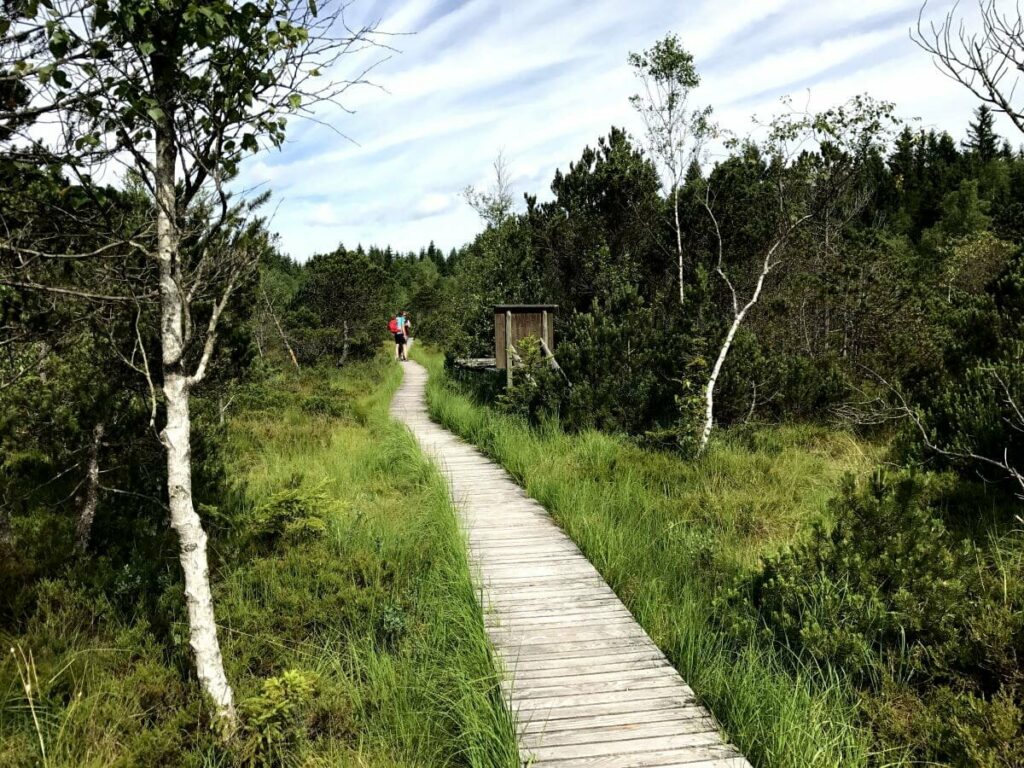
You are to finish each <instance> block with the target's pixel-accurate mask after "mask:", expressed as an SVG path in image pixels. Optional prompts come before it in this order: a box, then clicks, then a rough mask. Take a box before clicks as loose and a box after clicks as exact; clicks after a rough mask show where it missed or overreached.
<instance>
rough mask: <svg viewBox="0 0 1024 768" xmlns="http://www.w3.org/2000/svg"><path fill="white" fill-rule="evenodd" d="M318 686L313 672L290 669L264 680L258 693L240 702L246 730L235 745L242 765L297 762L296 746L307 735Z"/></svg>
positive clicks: (275, 767)
mask: <svg viewBox="0 0 1024 768" xmlns="http://www.w3.org/2000/svg"><path fill="white" fill-rule="evenodd" d="M315 689H316V685H315V682H314V680H313V677H312V676H311V675H310V674H309V673H306V672H303V671H301V670H297V669H287V670H285V671H284V672H282V673H281V674H280V675H279V676H276V677H270V678H267V679H266V680H264V681H263V687H262V689H261V691H260V692H259V693H258V694H256V695H255V696H250V697H249V698H247V699H244V700H243V701H241V702H239V705H238V712H239V714H240V715H241V719H242V733H241V734H239V735H238V744H237V746H236V747H235V756H236V760H237V762H238V764H239V765H240V766H243V767H244V768H279V766H287V765H289V764H293V763H294V762H295V760H294V757H293V756H294V754H295V748H296V746H297V745H298V743H299V742H300V741H301V740H303V739H304V738H305V735H306V728H307V722H306V720H307V718H308V714H309V710H310V704H311V702H312V698H313V693H314V691H315ZM290 758H291V759H290Z"/></svg>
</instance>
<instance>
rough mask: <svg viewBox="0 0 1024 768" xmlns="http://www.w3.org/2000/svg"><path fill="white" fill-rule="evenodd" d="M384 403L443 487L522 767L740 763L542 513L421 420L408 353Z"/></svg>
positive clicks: (689, 767) (417, 379)
mask: <svg viewBox="0 0 1024 768" xmlns="http://www.w3.org/2000/svg"><path fill="white" fill-rule="evenodd" d="M404 369H405V378H404V380H403V382H402V386H401V388H400V389H399V391H398V394H397V395H396V396H395V399H394V402H393V403H392V405H391V411H392V414H393V415H394V416H395V418H397V419H399V420H400V421H403V422H405V424H407V425H408V426H409V428H410V429H411V430H412V432H413V434H414V435H415V436H416V438H417V440H418V441H419V442H420V444H421V446H422V447H423V449H424V450H425V451H426V452H427V453H428V454H429V455H431V456H432V457H433V458H434V460H435V461H436V462H437V464H438V465H439V466H440V467H441V469H442V471H443V472H444V473H445V475H446V476H447V478H448V481H449V483H450V484H451V489H452V494H453V498H454V500H455V502H456V504H457V506H458V509H459V512H460V515H461V519H462V524H463V526H464V529H465V532H466V536H467V538H468V541H469V547H470V557H471V563H472V567H473V570H474V576H475V577H476V579H477V581H478V584H479V585H480V587H481V589H482V592H483V599H484V603H485V612H484V619H485V621H486V624H487V630H488V633H489V634H490V637H491V640H492V642H493V643H494V646H495V648H496V649H497V652H498V654H499V655H500V657H501V659H502V662H503V663H504V665H505V668H506V673H507V680H506V683H505V692H506V696H507V698H508V701H509V704H510V707H511V709H512V710H513V711H514V712H515V713H516V714H517V720H518V730H519V743H520V752H521V755H522V758H523V764H524V765H532V766H536V767H537V768H627V767H628V768H646V767H648V766H650V767H651V768H654V767H655V766H659V767H661V768H667V766H686V768H726V767H727V766H728V768H749V763H747V761H746V760H745V759H744V758H743V757H742V756H741V755H740V754H739V753H738V752H737V751H736V749H735V748H734V747H732V746H730V745H729V744H727V743H725V742H724V741H723V740H722V737H721V735H720V733H719V730H718V726H717V725H716V723H715V721H714V720H713V719H712V717H711V715H710V713H709V712H708V711H707V710H706V709H704V708H703V707H701V706H700V705H698V704H697V703H696V700H695V698H694V694H693V691H692V690H691V689H690V687H689V686H688V685H686V683H684V682H683V680H682V678H680V677H679V673H678V672H676V670H675V668H673V667H672V666H671V665H670V664H669V663H668V661H667V660H666V659H665V656H664V655H663V654H662V653H661V651H660V650H658V648H657V647H656V646H655V645H654V643H653V642H652V641H651V639H650V638H649V637H648V636H647V634H646V633H645V632H644V630H643V629H642V628H641V627H640V625H639V624H637V623H636V621H635V620H634V619H633V617H632V615H631V614H630V613H629V611H627V610H626V608H625V606H623V604H622V603H621V602H620V601H619V599H618V597H616V596H615V593H614V592H612V590H611V588H610V587H609V586H608V585H607V584H606V583H605V582H604V579H602V578H601V575H600V574H599V573H598V572H597V570H596V569H595V568H594V567H593V566H592V565H591V564H590V563H589V562H588V561H587V559H586V558H585V557H584V556H583V555H582V554H581V553H580V551H579V549H577V548H576V545H575V544H573V542H572V541H571V540H570V539H569V537H567V536H566V535H565V534H564V533H562V531H561V529H559V528H558V526H557V525H555V524H554V522H552V520H551V518H550V517H549V516H548V514H547V512H546V511H545V510H544V508H543V507H541V505H540V504H538V503H537V502H536V501H534V500H533V499H531V498H529V497H528V496H527V495H526V494H525V493H524V492H523V491H522V489H520V488H519V486H517V485H516V484H515V482H513V480H512V478H511V477H510V476H509V475H508V474H507V473H506V472H505V471H504V470H503V469H502V468H501V467H499V466H497V465H496V464H494V463H493V462H492V461H490V460H489V459H487V458H486V457H484V456H483V455H482V454H481V453H480V452H479V451H477V450H476V449H475V448H474V447H473V446H471V445H468V444H467V443H465V442H463V441H461V440H459V439H458V438H456V437H455V436H454V435H452V434H451V433H450V432H448V431H446V430H445V429H443V428H441V427H439V426H438V425H436V424H434V423H433V422H431V421H430V419H429V418H428V416H427V408H426V401H425V393H424V388H425V385H426V379H427V373H426V370H425V369H424V368H423V367H422V366H420V365H418V364H417V363H414V362H409V363H406V364H405V366H404Z"/></svg>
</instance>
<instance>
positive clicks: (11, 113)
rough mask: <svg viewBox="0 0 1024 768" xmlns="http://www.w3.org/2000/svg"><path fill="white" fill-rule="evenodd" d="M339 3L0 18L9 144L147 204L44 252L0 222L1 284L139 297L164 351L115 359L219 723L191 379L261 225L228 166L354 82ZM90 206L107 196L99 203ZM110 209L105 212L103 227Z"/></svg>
mask: <svg viewBox="0 0 1024 768" xmlns="http://www.w3.org/2000/svg"><path fill="white" fill-rule="evenodd" d="M347 5H348V4H347V3H345V2H341V3H335V4H333V5H331V6H329V7H326V8H322V9H318V8H317V5H316V3H315V2H314V0H261V1H260V2H237V1H235V0H202V1H200V0H125V1H124V2H114V1H113V0H99V1H98V2H92V1H90V0H50V1H48V2H44V1H42V0H40V1H38V2H36V1H32V2H24V3H20V4H16V6H17V8H16V10H17V11H18V14H17V15H16V16H12V17H11V18H7V19H4V20H3V23H2V24H0V34H3V36H4V39H3V43H2V46H0V84H2V85H3V87H4V88H5V89H9V90H17V91H18V92H19V93H21V94H23V98H20V99H19V101H18V103H17V104H16V105H15V106H13V107H8V106H7V104H8V103H9V102H4V104H3V106H0V127H3V128H4V131H5V133H6V134H7V135H6V147H5V152H7V153H9V155H10V156H11V157H14V158H16V159H18V161H20V162H25V163H31V162H45V163H46V164H48V165H49V166H50V167H51V168H55V169H59V171H60V172H61V173H63V174H66V175H67V176H68V177H69V178H70V179H72V180H74V181H76V182H77V183H78V188H79V189H81V190H85V193H86V194H91V195H95V194H96V193H95V191H94V190H95V185H94V183H93V182H94V179H95V178H97V177H98V176H100V175H103V174H107V175H108V176H109V175H112V174H115V173H116V172H117V170H118V168H121V169H127V170H128V171H130V173H131V175H132V177H133V178H134V179H136V180H137V181H138V183H139V184H140V185H141V187H142V188H143V189H144V190H145V193H146V194H147V196H148V198H149V201H150V205H149V210H148V214H147V215H146V216H145V217H143V219H142V220H140V221H136V222H131V226H127V224H128V222H125V221H114V219H113V218H112V213H111V212H110V211H107V210H106V209H104V214H103V215H102V216H99V217H96V218H94V219H93V220H90V221H89V222H88V224H89V226H91V227H93V228H94V232H97V231H99V229H100V228H102V227H103V226H104V225H106V226H107V227H108V228H107V229H106V230H105V235H106V237H105V241H104V242H103V243H102V244H101V245H99V246H98V247H92V248H90V249H86V250H75V249H74V247H73V245H69V244H66V243H65V246H66V247H65V248H64V249H60V250H51V248H50V246H51V245H52V243H34V242H25V241H24V240H23V239H20V238H19V237H18V236H17V233H9V232H8V233H4V232H3V231H2V230H0V253H2V254H3V255H4V257H5V258H4V261H3V266H4V269H3V271H2V273H0V283H2V284H6V285H9V286H12V287H15V288H17V289H19V290H26V291H42V292H46V293H49V294H51V295H54V296H67V297H70V298H74V299H77V300H88V301H98V302H110V303H118V304H128V305H130V306H137V307H139V309H140V312H141V311H142V309H143V308H144V307H146V306H152V308H153V312H154V314H155V316H156V317H155V319H156V324H157V327H158V328H159V359H155V360H154V359H149V358H148V357H147V355H146V354H145V349H144V345H143V344H142V340H141V337H140V338H139V340H138V341H139V344H138V345H137V346H136V347H135V348H134V350H133V352H132V354H131V356H130V357H128V358H127V359H128V361H129V362H130V364H131V365H132V366H134V367H135V368H136V370H138V371H139V373H140V374H141V375H142V376H143V377H144V378H145V379H146V381H147V382H148V384H149V389H150V392H151V396H152V401H153V414H154V420H155V418H156V413H157V403H158V402H159V404H160V406H161V409H162V412H163V423H162V427H161V428H160V430H159V437H160V441H161V443H162V445H163V448H164V452H165V455H166V472H167V477H166V481H167V495H168V507H169V512H170V523H171V527H172V528H173V529H174V531H175V532H176V534H177V537H178V542H179V559H180V563H181V568H182V572H183V577H184V584H185V596H186V602H187V608H188V618H189V632H190V645H191V648H192V652H193V655H194V660H195V665H196V672H197V676H198V678H199V680H200V682H201V684H202V687H203V690H204V691H205V692H206V694H208V695H209V697H210V698H211V700H212V701H213V703H214V706H215V709H216V712H217V714H218V715H219V718H220V720H221V722H222V724H223V725H224V726H225V729H226V730H227V731H230V730H231V729H232V728H233V727H234V724H235V721H236V714H235V708H234V695H233V692H232V689H231V686H230V684H229V682H228V680H227V677H226V675H225V672H224V665H223V661H222V658H221V651H220V644H219V641H218V638H217V626H216V618H215V614H214V606H213V599H212V593H211V589H210V579H209V565H208V561H207V553H206V548H207V537H206V533H205V531H204V529H203V525H202V521H201V519H200V517H199V515H198V514H197V513H196V510H195V505H194V503H193V499H192V468H191V430H192V422H191V416H190V394H191V393H192V392H193V391H194V390H195V388H196V387H198V386H199V385H200V384H201V383H202V382H203V380H204V379H205V378H206V376H207V373H208V371H209V370H210V367H211V364H212V363H213V361H214V355H215V351H216V348H217V335H218V330H219V328H220V325H221V323H222V320H223V317H224V314H225V311H226V310H227V308H228V306H229V302H230V301H231V298H232V295H233V294H234V292H235V291H236V290H237V289H238V287H239V286H240V285H241V284H242V283H243V282H244V281H245V280H247V279H248V278H249V277H250V276H251V274H252V273H253V271H254V269H255V267H256V263H257V258H258V253H259V251H260V247H259V244H258V243H257V242H256V240H257V229H258V227H253V226H251V225H247V224H245V221H244V218H245V216H246V215H247V214H248V213H250V210H249V208H248V207H247V206H245V205H238V204H235V203H233V202H232V201H231V194H230V192H229V190H228V183H229V182H230V181H231V179H232V178H233V177H234V176H235V174H236V173H237V170H238V164H239V162H240V161H241V160H242V158H243V157H244V156H245V155H246V154H248V153H252V152H255V151H257V150H259V149H260V148H261V147H267V146H278V145H280V144H281V142H282V141H283V139H284V135H285V126H286V119H287V117H288V116H289V115H291V114H295V113H309V111H310V110H311V108H312V107H313V106H314V105H315V104H317V103H322V102H325V101H327V102H333V103H339V99H340V97H341V95H342V94H343V93H344V92H345V91H346V89H347V88H349V87H350V86H352V85H354V84H357V83H361V82H365V75H366V73H367V72H368V70H369V68H370V67H372V66H373V64H374V63H376V61H377V60H378V59H379V57H378V59H374V60H368V59H364V61H368V63H367V64H366V65H365V66H364V67H363V68H362V69H361V70H360V71H359V74H358V75H357V76H356V77H354V78H350V79H341V78H339V77H338V75H337V72H336V70H337V66H338V65H339V64H340V62H341V59H342V58H344V57H346V56H347V55H349V54H354V55H355V58H357V59H360V58H363V57H362V56H361V55H360V54H361V52H362V51H363V50H364V49H365V48H367V47H368V46H371V45H373V44H374V40H373V35H374V30H373V29H372V27H365V26H364V27H357V28H353V27H350V26H349V25H348V24H347V23H346V19H345V11H346V8H347ZM96 202H97V203H98V204H99V206H100V207H101V208H103V205H102V203H103V200H102V199H97V201H96ZM114 225H116V226H114ZM76 261H82V262H84V261H89V262H101V263H103V264H104V265H109V266H108V267H107V274H108V278H109V279H108V280H107V281H106V282H105V283H104V284H103V285H102V286H101V287H100V288H88V289H87V288H85V287H83V286H81V285H65V284H61V283H60V282H59V280H56V281H55V280H50V281H47V282H45V283H44V282H36V281H35V280H34V277H33V276H34V274H36V273H35V272H34V271H33V270H36V269H38V268H39V266H40V265H41V264H48V263H56V262H68V263H70V262H76Z"/></svg>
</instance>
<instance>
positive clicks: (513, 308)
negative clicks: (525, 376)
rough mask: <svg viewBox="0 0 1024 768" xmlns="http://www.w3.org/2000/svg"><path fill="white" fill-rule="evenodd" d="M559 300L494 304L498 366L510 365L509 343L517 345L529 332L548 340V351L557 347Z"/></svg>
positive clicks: (547, 352)
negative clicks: (537, 302)
mask: <svg viewBox="0 0 1024 768" xmlns="http://www.w3.org/2000/svg"><path fill="white" fill-rule="evenodd" d="M557 309H558V305H557V304H499V305H498V306H496V307H495V308H494V364H495V367H496V368H497V369H498V370H506V369H508V368H510V366H509V363H508V357H509V356H508V347H509V344H512V346H515V345H516V344H518V343H519V341H520V340H522V339H525V338H526V337H527V336H536V337H537V338H538V339H540V340H541V342H542V343H543V344H544V346H545V349H544V353H545V355H548V356H551V355H554V351H555V312H556V310H557Z"/></svg>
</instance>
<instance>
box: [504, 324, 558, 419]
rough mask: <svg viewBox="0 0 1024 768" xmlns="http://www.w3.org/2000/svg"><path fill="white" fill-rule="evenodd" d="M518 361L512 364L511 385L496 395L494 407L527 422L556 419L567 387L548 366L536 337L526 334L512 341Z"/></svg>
mask: <svg viewBox="0 0 1024 768" xmlns="http://www.w3.org/2000/svg"><path fill="white" fill-rule="evenodd" d="M516 350H517V352H518V355H519V358H520V362H519V363H516V364H515V365H514V367H513V371H512V373H513V380H512V387H511V388H510V389H506V390H505V391H504V392H503V393H502V394H500V395H499V396H498V398H497V405H498V408H500V409H501V410H503V411H504V412H505V413H511V414H513V415H515V416H520V417H522V418H524V419H526V420H527V421H529V422H530V423H531V424H540V423H543V422H545V421H552V420H557V419H558V417H559V413H560V411H561V409H562V404H563V402H564V401H565V400H566V395H567V392H568V391H569V388H568V386H567V384H566V381H565V379H564V378H563V377H562V375H561V374H560V373H558V371H555V370H554V369H552V368H551V366H550V365H549V363H548V361H547V358H546V357H545V355H544V351H543V350H542V349H541V346H540V339H538V338H537V337H536V336H527V337H526V338H524V339H520V341H519V342H518V343H517V344H516Z"/></svg>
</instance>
